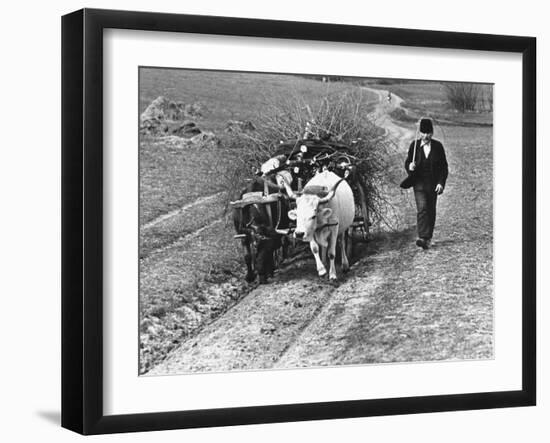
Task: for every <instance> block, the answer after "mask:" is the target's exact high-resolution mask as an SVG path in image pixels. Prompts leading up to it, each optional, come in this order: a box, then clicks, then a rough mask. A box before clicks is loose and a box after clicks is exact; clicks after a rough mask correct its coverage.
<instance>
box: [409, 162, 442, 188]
mask: <svg viewBox="0 0 550 443" xmlns="http://www.w3.org/2000/svg"><path fill="white" fill-rule="evenodd" d="M415 169H416V163H415V162H411V163H410V164H409V171H414V170H415ZM438 186H439V185H438Z"/></svg>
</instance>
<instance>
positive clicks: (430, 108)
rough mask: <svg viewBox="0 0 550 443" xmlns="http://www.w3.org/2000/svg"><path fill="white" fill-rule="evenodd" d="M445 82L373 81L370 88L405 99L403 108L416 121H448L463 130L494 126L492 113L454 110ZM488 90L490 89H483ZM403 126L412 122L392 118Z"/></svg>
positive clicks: (396, 117)
mask: <svg viewBox="0 0 550 443" xmlns="http://www.w3.org/2000/svg"><path fill="white" fill-rule="evenodd" d="M444 85H445V83H444V82H427V81H406V82H400V81H399V80H395V81H394V80H384V81H383V82H376V81H372V83H369V86H370V87H373V88H378V89H384V90H388V91H390V92H392V93H393V94H397V95H398V96H400V97H401V98H403V100H404V103H403V106H404V107H405V108H407V109H408V110H409V111H410V112H411V114H412V115H413V116H414V117H415V118H414V119H413V120H418V118H420V117H423V116H429V117H432V118H434V119H435V120H447V122H452V123H454V124H457V125H460V126H468V125H471V126H491V125H492V124H493V114H492V112H465V113H461V112H458V111H456V110H455V109H454V108H452V107H451V106H450V104H449V101H448V99H447V95H446V93H445V86H444ZM484 87H485V88H487V87H489V86H484ZM392 117H393V118H395V119H397V120H401V121H403V122H407V123H408V122H410V118H407V116H405V115H403V114H396V115H392Z"/></svg>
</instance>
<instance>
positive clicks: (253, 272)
mask: <svg viewBox="0 0 550 443" xmlns="http://www.w3.org/2000/svg"><path fill="white" fill-rule="evenodd" d="M263 190H264V182H263V181H262V180H254V181H253V182H252V183H250V184H249V185H248V187H247V188H246V190H244V191H243V192H242V193H241V196H240V198H241V199H242V198H243V196H244V195H245V194H246V193H249V192H261V191H263ZM269 192H270V193H271V194H274V193H276V192H278V188H277V187H276V186H275V185H273V186H272V187H270V188H269ZM268 207H269V209H268ZM287 212H288V202H287V200H286V199H284V198H280V199H278V200H277V201H273V202H271V203H250V204H246V205H237V206H235V205H234V204H233V224H234V226H235V231H236V232H237V234H239V235H240V236H241V245H242V249H243V254H244V261H245V263H246V268H247V273H246V280H247V281H248V282H252V281H254V280H255V279H256V276H259V281H260V283H267V278H268V277H270V276H273V272H274V270H275V252H276V251H277V250H278V249H279V248H281V247H283V246H284V245H283V240H282V238H281V235H279V234H277V232H276V231H275V227H276V226H277V223H279V225H280V226H288V216H287Z"/></svg>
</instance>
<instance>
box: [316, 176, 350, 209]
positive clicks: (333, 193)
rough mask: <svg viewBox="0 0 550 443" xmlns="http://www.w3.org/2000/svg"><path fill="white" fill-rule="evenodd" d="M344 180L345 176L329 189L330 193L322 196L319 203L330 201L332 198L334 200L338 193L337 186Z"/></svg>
mask: <svg viewBox="0 0 550 443" xmlns="http://www.w3.org/2000/svg"><path fill="white" fill-rule="evenodd" d="M343 181H344V179H343V178H341V179H340V180H338V181H337V182H336V183H335V184H334V186H333V187H332V189H331V190H330V191H328V194H327V195H326V196H325V197H321V198H320V199H319V204H323V203H328V202H329V201H330V200H332V198H333V197H334V195H335V194H336V188H337V187H338V185H339V184H340V183H342V182H343Z"/></svg>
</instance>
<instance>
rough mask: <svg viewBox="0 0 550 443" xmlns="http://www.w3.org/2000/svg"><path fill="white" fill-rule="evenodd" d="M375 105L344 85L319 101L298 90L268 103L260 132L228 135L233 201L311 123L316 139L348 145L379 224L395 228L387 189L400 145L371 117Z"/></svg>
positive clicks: (257, 123) (259, 124) (257, 124)
mask: <svg viewBox="0 0 550 443" xmlns="http://www.w3.org/2000/svg"><path fill="white" fill-rule="evenodd" d="M370 106H371V104H370V103H369V102H368V95H367V93H365V92H364V91H363V90H361V89H359V88H353V87H351V88H350V87H346V88H339V89H338V90H337V91H336V92H332V93H331V92H327V94H326V95H325V96H324V97H322V98H321V99H320V100H317V101H316V102H315V103H311V102H309V101H308V100H307V99H306V98H305V97H304V96H302V95H300V94H298V93H293V94H289V95H287V96H282V97H279V98H278V99H277V100H275V101H271V102H269V103H268V104H266V108H265V111H264V112H263V113H262V114H261V115H259V116H258V118H257V120H256V121H254V126H255V127H256V130H255V131H252V132H235V133H230V134H225V135H224V137H223V139H222V141H221V144H220V145H221V147H220V149H225V150H227V151H228V152H227V153H226V154H229V155H223V156H220V157H223V158H225V159H227V158H228V157H229V158H232V164H231V165H226V171H227V173H226V176H225V182H226V189H227V190H228V200H229V199H235V198H237V197H238V195H239V193H240V192H241V190H242V189H243V188H244V186H245V184H246V179H247V178H250V177H251V176H252V174H253V172H254V170H256V169H257V168H258V167H259V166H260V165H261V164H262V163H263V162H265V161H266V160H268V159H269V158H270V157H272V156H273V155H274V153H275V151H276V150H277V148H278V146H279V144H280V143H281V142H282V141H287V140H295V139H300V138H302V137H303V135H304V129H305V128H306V125H307V126H308V128H309V132H310V136H311V137H312V138H326V137H327V135H328V134H330V137H331V138H330V140H332V141H335V142H340V143H343V144H346V145H348V146H349V147H350V148H351V153H352V155H353V156H355V158H356V159H355V164H356V166H357V172H358V174H359V176H360V178H361V179H362V181H363V183H364V187H365V190H366V199H367V205H368V207H369V210H370V214H371V217H372V219H373V222H375V223H378V224H381V223H383V224H385V225H387V226H389V227H394V226H395V223H394V222H395V220H394V216H393V214H394V213H395V211H394V208H393V207H392V204H391V203H390V202H389V200H388V199H387V197H386V195H385V193H384V192H383V188H384V187H385V186H387V185H389V184H390V182H391V181H392V180H393V181H395V179H393V178H392V177H391V176H390V171H392V168H391V167H390V165H389V160H390V157H391V156H392V155H393V154H394V153H395V146H394V144H393V143H392V142H390V141H389V139H388V138H387V137H386V136H385V133H384V131H383V130H381V129H380V128H379V127H377V126H376V125H375V124H374V123H373V122H372V121H371V120H370V119H369V117H368V114H369V111H370Z"/></svg>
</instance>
